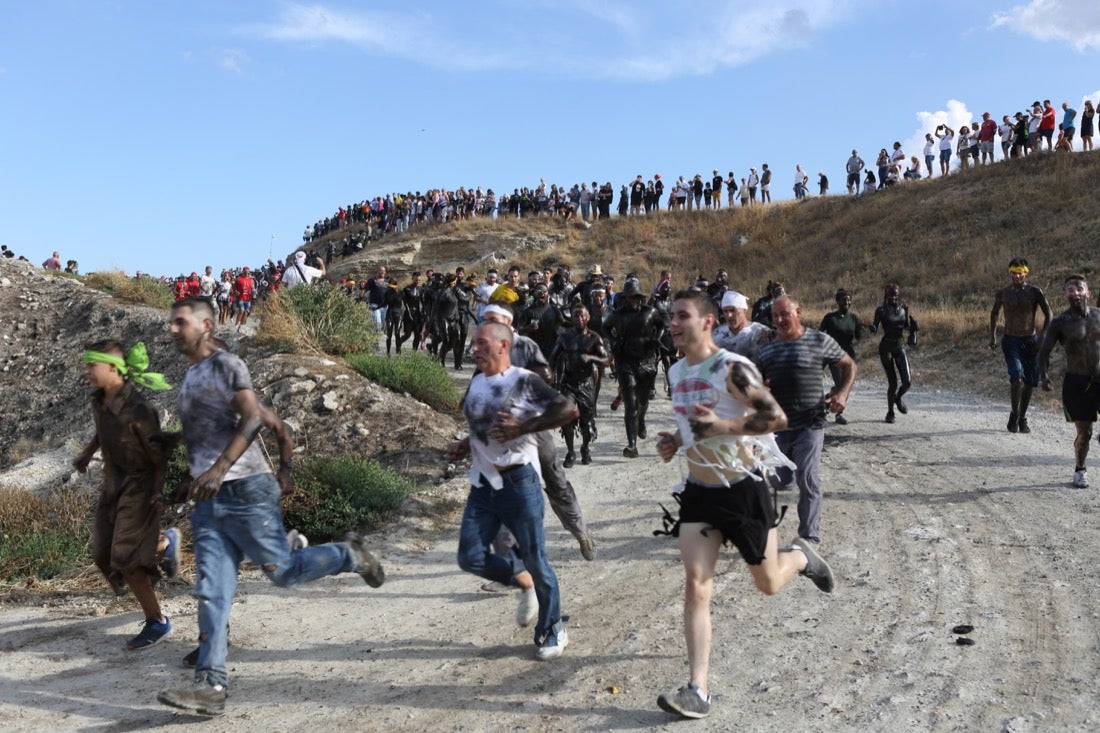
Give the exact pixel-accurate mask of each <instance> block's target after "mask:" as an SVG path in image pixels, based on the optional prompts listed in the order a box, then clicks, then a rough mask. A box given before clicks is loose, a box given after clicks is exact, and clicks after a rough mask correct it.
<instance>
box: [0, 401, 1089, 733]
mask: <svg viewBox="0 0 1100 733" xmlns="http://www.w3.org/2000/svg"><path fill="white" fill-rule="evenodd" d="M883 392H884V390H883V388H882V385H881V384H874V383H869V382H865V381H862V380H861V381H860V382H859V384H858V386H857V393H856V395H855V397H854V399H853V402H852V404H851V406H850V408H849V410H848V416H849V417H850V419H851V423H850V424H849V425H848V426H845V427H841V426H836V425H832V424H830V426H829V428H828V430H827V433H826V436H827V437H826V453H825V458H824V477H825V486H826V492H827V495H826V500H825V517H824V533H825V536H824V537H823V543H822V548H821V550H822V553H823V554H824V555H825V556H826V557H827V558H828V559H829V560H830V562H831V563H832V566H833V568H834V570H835V572H836V575H837V581H838V587H837V590H836V592H835V593H833V594H832V595H825V594H822V593H820V592H818V591H817V590H816V589H815V588H814V586H813V585H812V584H811V583H810V582H809V581H808V580H806V579H803V578H797V579H795V581H794V582H792V583H791V584H790V585H788V586H787V587H786V588H784V589H783V591H782V592H781V593H780V594H779V595H777V596H774V597H771V598H767V597H764V596H763V595H761V594H759V593H758V592H756V591H755V590H754V588H753V586H752V583H751V580H750V578H749V576H748V573H747V571H746V570H745V568H744V566H743V563H742V562H741V561H740V559H739V558H738V557H737V556H736V554H734V553H733V552H725V553H724V554H723V556H722V557H721V559H720V561H719V577H718V579H717V588H716V596H715V599H714V603H713V618H714V653H713V655H712V665H711V691H712V694H713V697H714V706H713V708H712V714H711V716H710V718H708V719H707V720H706V721H700V722H698V723H694V724H692V723H680V722H678V721H674V720H673V718H672V717H671V716H669V715H667V714H666V713H663V712H661V711H660V710H659V709H658V708H657V706H656V704H655V699H656V697H657V695H658V694H659V693H661V692H663V691H667V690H670V689H672V688H675V687H677V686H679V685H680V684H683V683H684V682H685V681H686V676H687V673H686V657H685V653H684V645H683V640H682V637H681V625H680V612H681V597H682V593H683V580H682V570H681V567H680V563H679V558H678V552H677V548H676V544H675V541H674V540H671V539H669V538H666V537H653V536H652V534H651V531H652V530H653V529H655V528H657V527H658V518H659V509H658V506H657V504H658V502H665V503H666V504H668V503H669V496H668V494H669V489H670V487H671V486H672V484H673V483H675V482H676V481H677V480H678V478H679V471H678V468H677V466H676V464H675V463H673V464H668V465H664V464H661V463H660V461H659V460H658V459H657V458H656V453H655V450H654V448H653V446H652V441H651V442H650V444H648V445H646V446H644V449H643V456H642V457H641V458H640V459H637V460H632V461H631V460H626V459H623V458H622V457H621V456H620V451H621V448H622V444H623V443H622V441H623V437H622V436H623V432H622V424H621V420H620V419H619V417H620V415H621V413H610V412H606V408H605V412H604V414H603V415H602V416H601V421H600V433H601V437H600V442H599V444H598V445H597V447H596V451H595V456H596V461H595V463H594V464H593V465H591V466H588V467H581V466H577V467H576V468H574V469H572V470H571V471H570V476H571V478H572V480H573V482H574V484H575V485H576V487H577V490H578V493H579V495H580V496H581V499H582V502H583V505H584V508H585V512H586V514H587V516H588V521H589V523H590V526H591V528H592V529H593V531H594V533H595V535H596V537H597V540H598V542H599V552H600V554H599V557H598V558H597V560H596V561H595V562H591V563H588V562H585V561H584V560H583V559H582V558H581V557H580V554H579V552H578V550H577V546H576V543H575V542H574V541H573V539H572V538H571V537H570V536H568V535H567V534H566V533H565V532H564V531H563V530H562V529H561V528H560V526H558V524H557V522H556V520H555V519H554V518H553V516H552V515H550V516H548V518H547V529H548V538H549V539H548V541H549V547H550V557H551V561H552V562H553V564H554V565H555V567H556V569H557V572H558V575H559V578H560V582H561V587H562V593H563V598H564V609H565V611H566V613H568V614H569V615H570V617H571V619H570V624H569V629H570V646H569V648H568V649H567V650H566V653H565V654H564V656H562V657H561V658H560V659H558V660H555V661H552V662H546V663H540V662H538V661H536V660H535V659H534V658H533V645H532V642H531V632H530V631H529V630H526V629H520V628H518V627H516V626H515V624H514V621H513V612H514V608H515V599H514V598H513V597H512V596H511V595H500V594H491V593H486V592H482V591H480V590H479V586H480V585H481V581H480V580H479V579H477V578H474V577H472V576H469V575H465V574H463V573H462V572H460V571H459V570H458V568H457V566H456V565H455V562H454V554H455V549H456V538H457V530H456V529H453V528H452V529H451V530H450V531H447V532H445V533H443V534H432V533H430V532H427V531H426V530H425V531H415V530H409V529H407V528H406V529H397V530H391V531H389V532H387V533H384V534H379V535H377V536H375V537H373V538H372V542H373V544H374V545H375V546H376V547H378V548H379V549H380V550H381V553H382V555H383V557H384V561H385V563H386V569H387V573H388V580H387V582H386V585H385V586H384V587H383V588H381V589H379V590H372V589H370V588H368V587H366V586H365V585H364V584H363V583H362V581H361V580H360V579H359V578H358V576H355V575H345V576H340V577H334V578H328V579H325V580H322V581H319V582H317V583H314V584H312V585H309V586H305V587H300V588H296V589H286V590H284V589H278V588H275V587H273V586H272V585H270V584H269V583H268V582H267V581H266V580H265V579H264V578H263V577H262V576H261V575H259V574H258V573H256V572H255V571H246V572H244V573H243V574H242V583H241V587H240V593H239V596H238V602H237V604H236V607H235V609H234V612H233V619H232V643H233V646H232V647H231V649H230V675H231V681H230V698H229V701H228V703H227V710H226V714H225V716H224V717H222V718H213V719H208V718H202V717H197V716H190V715H186V714H182V713H179V712H177V711H174V710H171V709H169V708H165V707H162V706H161V705H159V704H158V703H157V702H156V699H155V698H156V693H157V691H158V690H159V689H161V688H164V687H167V686H177V685H186V684H188V683H189V680H190V678H191V674H190V672H188V671H187V670H184V669H183V668H182V667H181V664H180V660H181V657H182V656H183V655H184V654H185V653H187V652H188V651H190V649H191V648H192V646H193V640H194V639H195V637H196V625H195V604H194V602H193V600H192V599H191V598H190V596H189V595H188V594H187V588H186V587H185V586H178V585H177V586H170V587H169V588H168V589H167V599H166V603H165V606H166V609H167V611H168V613H170V614H171V615H172V617H173V622H174V624H175V627H176V631H175V633H174V635H173V636H172V637H171V638H170V639H169V640H167V641H166V642H165V643H162V644H160V645H158V646H156V647H154V648H152V649H150V650H148V651H146V652H143V653H127V652H125V651H123V650H122V645H123V643H124V641H125V639H126V638H128V637H129V636H131V635H132V634H134V633H136V632H137V631H138V621H139V620H140V619H139V614H138V612H137V611H136V605H135V604H134V603H133V601H132V599H131V600H128V601H123V602H114V601H112V600H111V599H110V598H109V597H108V596H107V594H105V593H104V594H102V595H97V596H94V597H82V598H75V599H69V600H65V601H52V602H51V603H49V604H47V605H44V606H42V607H28V606H13V605H10V604H9V605H6V606H3V607H0V677H2V680H3V682H2V684H0V729H3V730H5V731H7V730H21V731H39V730H81V731H133V730H179V727H178V726H180V725H181V724H183V725H190V724H198V725H202V726H203V727H204V729H205V730H212V731H223V730H224V731H229V730H233V731H288V730H304V729H313V728H317V727H323V728H327V729H340V730H387V731H391V730H392V731H505V730H507V731H515V730H525V731H550V730H555V731H556V730H570V731H572V730H638V731H640V730H650V729H653V728H663V727H665V726H679V725H695V727H697V728H699V729H705V730H732V729H735V728H736V729H744V730H751V731H764V732H766V733H770V732H773V731H774V732H776V733H779V732H782V733H789V732H790V731H1052V730H1059V731H1060V730H1073V731H1077V730H1079V731H1091V730H1096V729H1098V728H1100V710H1098V708H1097V705H1096V701H1097V699H1098V688H1100V685H1098V683H1097V681H1096V680H1097V677H1098V674H1100V654H1098V653H1097V652H1098V651H1100V649H1098V647H1100V618H1098V602H1097V600H1096V599H1095V597H1094V596H1093V593H1094V592H1095V590H1096V588H1097V585H1098V579H1100V564H1098V562H1097V560H1096V554H1097V548H1100V523H1098V522H1097V506H1098V504H1100V502H1098V500H1097V498H1096V489H1095V488H1094V489H1091V490H1085V491H1082V490H1074V489H1072V488H1070V485H1069V482H1070V478H1071V473H1072V468H1073V465H1072V453H1071V443H1072V438H1073V432H1072V427H1071V426H1070V425H1068V424H1066V423H1065V422H1063V420H1062V419H1061V416H1060V414H1056V413H1054V412H1036V413H1035V414H1034V416H1033V418H1032V426H1033V431H1034V432H1033V433H1032V434H1030V435H1010V434H1008V433H1007V432H1005V429H1004V422H1005V417H1006V409H1005V408H1004V407H1003V406H1001V405H991V404H988V403H985V402H983V401H979V400H976V399H973V398H969V397H966V396H960V395H955V394H946V393H931V392H929V391H924V390H921V389H920V387H919V385H918V388H917V390H916V391H915V392H913V393H911V396H910V398H909V404H910V407H911V409H910V414H909V415H902V416H899V421H898V423H897V424H895V425H886V424H884V423H883V422H882V417H883V414H884V409H883V408H884V398H883V396H882V395H883ZM1006 392H1007V389H1006ZM1006 396H1007V395H1006ZM604 402H605V404H606V398H605V400H604ZM649 422H650V426H651V427H650V430H651V434H655V433H656V430H657V429H661V428H662V427H667V426H669V425H671V417H670V410H669V403H668V401H667V400H665V399H664V398H663V397H662V398H659V399H658V400H657V401H656V402H655V403H654V406H653V410H652V413H651V419H650V421H649ZM1094 450H1095V449H1094ZM1094 473H1095V474H1096V475H1095V476H1094V482H1096V484H1097V485H1098V486H1100V470H1097V471H1095V472H1094ZM459 490H460V489H456V491H459ZM780 496H781V497H782V498H784V499H786V501H787V502H788V503H791V504H792V505H793V503H794V495H793V494H792V493H789V492H787V493H784V494H781V495H780ZM792 512H793V506H792ZM795 528H796V521H795V520H792V519H791V518H789V517H788V519H787V520H786V521H785V522H784V523H783V525H782V526H781V527H780V536H781V538H782V539H783V540H789V539H790V538H791V537H792V536H793V534H794V532H795ZM957 624H972V625H973V626H974V631H973V632H972V633H971V634H970V635H969V638H971V639H972V640H973V641H974V644H973V645H972V646H960V645H958V644H957V643H956V635H954V634H952V627H954V626H956V625H957Z"/></svg>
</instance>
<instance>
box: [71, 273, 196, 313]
mask: <svg viewBox="0 0 1100 733" xmlns="http://www.w3.org/2000/svg"><path fill="white" fill-rule="evenodd" d="M84 284H85V285H87V286H88V287H90V288H95V289H96V290H102V291H103V292H104V293H108V294H110V295H113V296H114V297H116V298H118V299H120V300H125V301H126V302H128V303H138V304H140V305H149V306H153V307H154V308H164V309H165V310H167V309H169V308H171V307H172V303H173V302H174V301H175V296H174V295H173V294H172V289H171V288H170V287H168V285H167V284H165V283H162V282H161V281H159V280H156V279H154V278H151V277H139V278H133V277H130V276H129V275H127V274H126V273H125V272H122V271H121V270H108V271H105V272H93V273H91V274H89V275H88V276H87V277H85V278H84Z"/></svg>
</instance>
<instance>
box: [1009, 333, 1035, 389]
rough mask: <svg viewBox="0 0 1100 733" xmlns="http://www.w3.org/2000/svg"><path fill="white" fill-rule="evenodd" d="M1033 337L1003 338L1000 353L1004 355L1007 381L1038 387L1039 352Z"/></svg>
mask: <svg viewBox="0 0 1100 733" xmlns="http://www.w3.org/2000/svg"><path fill="white" fill-rule="evenodd" d="M1036 341H1037V339H1036V337H1035V336H1005V337H1003V338H1002V339H1001V351H1003V352H1004V354H1005V366H1007V367H1008V381H1010V382H1020V381H1022V382H1023V383H1024V384H1026V385H1027V386H1029V387H1038V386H1039V352H1038V350H1037V348H1036Z"/></svg>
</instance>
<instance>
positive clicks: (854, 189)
mask: <svg viewBox="0 0 1100 733" xmlns="http://www.w3.org/2000/svg"><path fill="white" fill-rule="evenodd" d="M863 166H864V163H863V158H861V157H859V153H857V152H856V151H855V150H853V151H852V157H851V158H848V163H847V164H846V165H845V166H844V170H845V171H847V173H848V193H850V194H852V195H854V196H858V195H859V175H860V173H862V172H863Z"/></svg>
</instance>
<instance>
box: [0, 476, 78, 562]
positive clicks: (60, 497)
mask: <svg viewBox="0 0 1100 733" xmlns="http://www.w3.org/2000/svg"><path fill="white" fill-rule="evenodd" d="M91 502H92V499H91V498H90V497H89V496H88V495H87V494H85V493H80V492H78V491H76V490H74V489H69V488H65V489H60V490H58V491H56V492H54V493H53V494H51V495H49V496H40V495H38V494H35V493H32V492H29V491H25V490H22V489H0V527H2V528H3V529H2V530H0V582H16V581H21V580H24V579H27V578H34V579H37V580H48V579H50V578H56V577H58V576H59V575H64V574H66V573H69V572H71V571H75V570H77V569H79V568H83V567H85V566H86V565H87V564H88V561H89V558H88V544H89V541H90V539H91V520H90V518H89V514H90V511H91Z"/></svg>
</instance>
